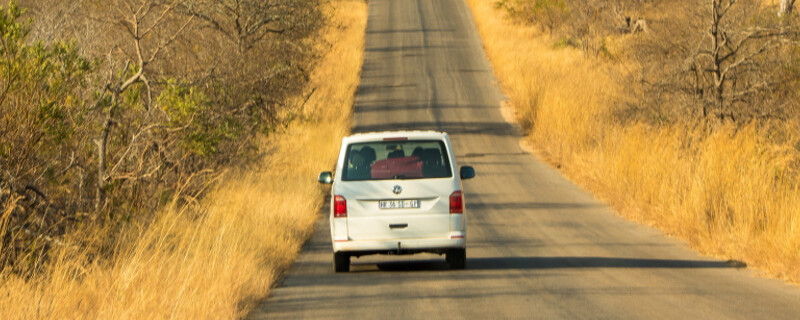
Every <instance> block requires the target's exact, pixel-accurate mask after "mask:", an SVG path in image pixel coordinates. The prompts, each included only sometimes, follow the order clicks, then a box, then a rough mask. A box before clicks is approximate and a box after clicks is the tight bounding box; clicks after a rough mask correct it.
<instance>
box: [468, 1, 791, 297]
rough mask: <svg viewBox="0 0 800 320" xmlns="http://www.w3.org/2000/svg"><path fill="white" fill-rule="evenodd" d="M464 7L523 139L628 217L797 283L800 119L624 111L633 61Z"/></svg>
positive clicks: (479, 5)
mask: <svg viewBox="0 0 800 320" xmlns="http://www.w3.org/2000/svg"><path fill="white" fill-rule="evenodd" d="M468 3H469V5H470V7H471V8H472V12H473V15H474V17H475V20H476V22H477V25H478V29H479V32H480V34H481V36H482V38H483V39H484V45H485V47H486V50H487V54H488V56H489V58H490V60H491V62H492V65H493V66H494V69H495V72H496V74H497V75H498V78H499V79H500V81H501V83H502V86H503V89H504V91H505V92H506V94H507V95H508V96H509V98H510V100H511V104H512V105H513V106H514V108H515V110H516V111H517V115H518V117H519V118H520V121H521V122H522V123H523V124H527V126H526V130H527V132H528V133H529V137H528V138H527V139H529V140H530V141H531V142H532V143H533V145H534V146H535V147H536V148H537V149H538V150H539V153H540V154H541V155H542V156H543V157H544V158H546V159H547V160H548V161H549V162H551V163H553V164H555V165H557V166H558V167H560V168H561V170H562V172H564V173H565V174H566V175H567V176H569V177H570V178H572V179H573V180H574V181H576V182H578V183H579V184H581V185H583V186H584V187H586V188H588V189H589V190H591V191H592V192H594V193H595V194H597V195H598V196H600V197H601V198H603V199H605V200H606V201H608V202H609V203H610V204H611V205H612V206H614V207H615V208H617V209H618V210H619V211H620V213H621V214H622V215H624V216H626V217H628V218H631V219H633V220H636V221H641V222H644V223H647V224H651V225H654V226H657V227H659V228H661V229H662V230H663V231H664V232H666V233H668V234H672V235H675V236H677V237H679V238H682V239H685V240H686V241H688V242H689V243H690V245H691V246H693V247H694V248H696V249H698V250H700V251H701V252H703V253H706V254H710V255H715V256H720V257H726V258H729V259H738V260H742V261H745V262H746V263H747V264H748V265H750V266H753V267H755V268H758V269H760V270H763V271H764V272H766V273H767V274H769V275H770V276H774V277H779V278H782V279H786V280H789V281H793V282H797V281H800V270H798V269H797V268H796V265H797V263H798V262H800V232H798V230H800V210H799V209H798V206H797V204H798V203H800V192H798V190H800V184H799V183H798V181H799V180H800V179H798V178H800V177H798V171H797V169H798V160H799V159H800V152H798V151H797V149H796V148H795V146H796V145H797V142H798V141H799V140H800V136H798V134H797V132H798V131H797V130H796V128H797V122H796V121H785V122H781V121H765V122H751V123H749V124H744V125H742V124H734V123H728V124H718V125H716V126H714V127H713V129H709V128H708V127H706V126H698V125H696V122H691V121H687V122H657V121H655V122H654V121H647V120H642V119H645V118H646V117H642V118H638V117H635V116H626V117H622V118H621V117H620V114H625V112H630V110H629V109H628V107H627V105H628V103H630V101H631V100H633V103H636V102H637V101H636V100H635V99H637V98H639V96H637V95H635V94H632V92H633V93H636V92H637V90H636V89H635V88H634V89H631V87H630V85H631V81H630V80H629V79H630V77H632V72H633V73H635V72H639V71H640V70H641V69H639V68H638V67H637V65H636V64H632V63H629V61H627V60H622V61H609V60H607V59H595V58H590V57H589V58H587V57H586V56H585V55H584V54H583V53H582V52H581V51H579V50H575V49H569V48H566V49H564V48H561V49H554V48H553V47H552V45H551V44H552V43H553V40H554V39H553V38H552V37H550V36H548V35H544V34H541V32H540V31H539V30H538V28H536V27H534V26H526V25H519V24H515V23H513V22H511V21H509V20H507V19H505V18H504V13H503V12H501V11H498V10H496V9H495V8H494V7H493V5H492V3H491V2H490V1H483V0H470V1H468ZM623 84H624V85H623ZM626 101H627V103H624V102H626Z"/></svg>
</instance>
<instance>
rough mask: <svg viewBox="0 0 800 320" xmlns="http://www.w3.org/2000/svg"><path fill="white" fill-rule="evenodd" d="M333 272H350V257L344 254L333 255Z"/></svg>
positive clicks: (335, 253) (336, 253)
mask: <svg viewBox="0 0 800 320" xmlns="http://www.w3.org/2000/svg"><path fill="white" fill-rule="evenodd" d="M333 271H334V272H348V271H350V255H348V254H347V253H344V252H334V253H333Z"/></svg>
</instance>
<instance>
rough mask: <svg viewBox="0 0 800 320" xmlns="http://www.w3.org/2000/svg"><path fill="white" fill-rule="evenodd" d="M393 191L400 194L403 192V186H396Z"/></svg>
mask: <svg viewBox="0 0 800 320" xmlns="http://www.w3.org/2000/svg"><path fill="white" fill-rule="evenodd" d="M392 192H394V194H400V192H403V188H401V187H400V186H394V188H392Z"/></svg>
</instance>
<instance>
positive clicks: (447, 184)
mask: <svg viewBox="0 0 800 320" xmlns="http://www.w3.org/2000/svg"><path fill="white" fill-rule="evenodd" d="M456 168H457V166H456V159H455V157H454V156H453V148H452V146H451V144H450V138H449V137H448V136H447V133H444V132H434V131H392V132H374V133H365V134H355V135H352V136H349V137H345V138H344V139H343V140H342V148H341V151H340V152H339V161H338V162H337V164H336V171H335V172H336V174H335V175H334V174H333V173H331V172H329V171H326V172H322V173H320V175H319V179H318V180H319V182H321V183H326V184H333V186H332V187H331V214H330V222H331V238H332V239H331V241H332V242H333V266H334V271H336V272H346V271H349V270H350V257H353V256H355V257H359V256H362V255H369V254H415V253H420V252H430V253H438V254H440V255H441V254H445V257H446V261H447V263H448V264H449V265H450V267H451V268H453V269H463V268H464V266H465V262H466V231H467V230H466V224H467V223H466V215H465V213H466V211H465V208H464V195H463V193H462V189H461V180H462V179H470V178H472V177H474V176H475V170H473V168H472V167H469V166H464V167H461V169H460V170H458V171H457V170H456Z"/></svg>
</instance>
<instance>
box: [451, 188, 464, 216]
mask: <svg viewBox="0 0 800 320" xmlns="http://www.w3.org/2000/svg"><path fill="white" fill-rule="evenodd" d="M450 213H464V196H463V195H461V191H455V192H453V193H452V194H450Z"/></svg>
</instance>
